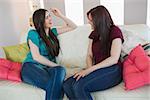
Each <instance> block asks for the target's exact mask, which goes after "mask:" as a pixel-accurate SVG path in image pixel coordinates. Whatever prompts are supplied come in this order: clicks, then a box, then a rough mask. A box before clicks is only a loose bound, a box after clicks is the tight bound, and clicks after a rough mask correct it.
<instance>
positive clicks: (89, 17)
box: [87, 14, 94, 30]
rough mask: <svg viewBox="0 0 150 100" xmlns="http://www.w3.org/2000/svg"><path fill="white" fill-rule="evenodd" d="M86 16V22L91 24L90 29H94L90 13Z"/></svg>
mask: <svg viewBox="0 0 150 100" xmlns="http://www.w3.org/2000/svg"><path fill="white" fill-rule="evenodd" d="M87 17H88V23H89V24H90V25H91V29H92V30H94V27H93V22H92V16H91V14H89V15H88V16H87Z"/></svg>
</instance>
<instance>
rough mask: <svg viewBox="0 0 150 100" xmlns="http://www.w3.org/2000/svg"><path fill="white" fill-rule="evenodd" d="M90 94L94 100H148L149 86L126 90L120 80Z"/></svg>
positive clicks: (149, 98)
mask: <svg viewBox="0 0 150 100" xmlns="http://www.w3.org/2000/svg"><path fill="white" fill-rule="evenodd" d="M92 96H93V98H94V100H150V86H144V87H141V88H138V89H135V90H132V91H126V90H125V89H124V83H123V82H122V83H120V84H119V85H117V86H115V87H113V88H111V89H107V90H104V91H99V92H93V93H92Z"/></svg>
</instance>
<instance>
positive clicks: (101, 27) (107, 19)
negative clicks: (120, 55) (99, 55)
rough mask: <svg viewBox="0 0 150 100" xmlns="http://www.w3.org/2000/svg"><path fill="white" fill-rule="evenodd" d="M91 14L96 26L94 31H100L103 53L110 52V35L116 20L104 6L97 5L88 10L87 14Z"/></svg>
mask: <svg viewBox="0 0 150 100" xmlns="http://www.w3.org/2000/svg"><path fill="white" fill-rule="evenodd" d="M89 14H90V15H91V17H92V23H93V27H94V31H96V33H98V36H99V39H100V44H101V46H100V47H101V50H102V52H103V54H105V53H106V54H109V52H110V51H109V50H110V44H109V35H110V30H111V27H112V26H113V25H114V22H113V20H112V18H111V16H110V13H109V12H108V10H107V9H106V8H105V7H104V6H102V5H101V6H97V7H95V8H92V9H91V10H90V11H88V12H87V16H88V17H89Z"/></svg>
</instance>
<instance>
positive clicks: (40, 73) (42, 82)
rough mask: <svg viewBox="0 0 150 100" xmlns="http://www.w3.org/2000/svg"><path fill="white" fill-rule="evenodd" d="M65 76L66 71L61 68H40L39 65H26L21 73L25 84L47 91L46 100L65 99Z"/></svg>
mask: <svg viewBox="0 0 150 100" xmlns="http://www.w3.org/2000/svg"><path fill="white" fill-rule="evenodd" d="M65 74H66V73H65V69H64V68H63V67H61V66H56V67H46V68H39V67H38V64H33V63H24V64H23V66H22V71H21V76H22V80H23V82H25V83H28V84H31V85H34V86H37V87H39V88H42V89H44V90H45V91H46V100H61V99H62V98H63V91H62V90H63V89H62V84H63V81H64V78H65Z"/></svg>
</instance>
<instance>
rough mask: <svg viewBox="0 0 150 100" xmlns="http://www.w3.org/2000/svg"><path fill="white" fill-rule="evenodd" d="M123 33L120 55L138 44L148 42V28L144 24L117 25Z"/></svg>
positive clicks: (125, 53)
mask: <svg viewBox="0 0 150 100" xmlns="http://www.w3.org/2000/svg"><path fill="white" fill-rule="evenodd" d="M119 28H120V29H121V31H122V33H123V37H124V43H123V45H122V52H121V56H122V57H124V56H125V55H127V54H129V53H130V52H131V50H132V49H133V48H134V47H135V46H137V45H138V44H142V45H143V44H146V43H150V38H148V37H150V28H149V27H148V26H146V25H144V24H135V25H122V26H119Z"/></svg>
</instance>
